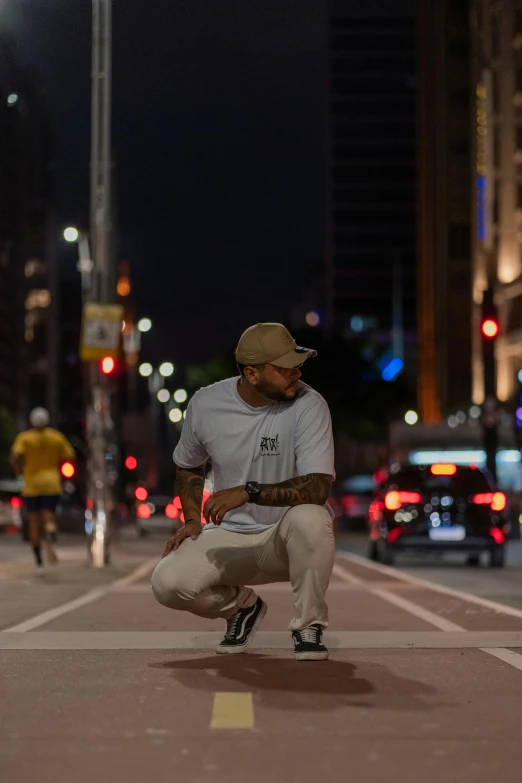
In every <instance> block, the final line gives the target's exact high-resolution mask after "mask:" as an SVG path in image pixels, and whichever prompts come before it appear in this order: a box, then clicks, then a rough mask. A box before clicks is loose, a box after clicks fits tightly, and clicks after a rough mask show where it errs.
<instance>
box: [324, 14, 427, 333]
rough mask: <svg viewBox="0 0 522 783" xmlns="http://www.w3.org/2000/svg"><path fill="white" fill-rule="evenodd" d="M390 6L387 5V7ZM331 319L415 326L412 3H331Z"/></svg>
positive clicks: (332, 324) (336, 323)
mask: <svg viewBox="0 0 522 783" xmlns="http://www.w3.org/2000/svg"><path fill="white" fill-rule="evenodd" d="M390 5H391V4H390ZM328 34H329V40H328V52H329V82H330V104H329V110H328V117H329V123H328V155H329V161H328V182H327V247H326V302H325V305H326V306H325V322H326V323H325V325H326V327H327V328H328V329H329V330H335V331H340V332H343V331H345V330H347V329H348V330H349V329H350V324H351V322H352V319H353V318H354V317H356V318H357V317H359V318H362V319H363V320H365V321H368V323H371V325H372V326H373V327H375V328H377V329H381V330H388V331H389V330H391V328H392V325H393V323H394V322H395V325H396V326H402V323H401V322H402V320H404V321H405V326H406V329H409V328H410V329H411V328H413V327H414V325H415V282H414V281H415V274H416V248H415V63H414V22H413V2H411V3H409V2H406V0H404V1H403V2H395V3H393V9H391V8H389V7H388V8H386V7H384V4H383V3H382V2H380V3H377V2H372V1H371V0H369V1H368V2H365V3H361V4H359V5H358V6H356V5H355V4H353V3H351V2H347V0H332V2H330V4H329V20H328Z"/></svg>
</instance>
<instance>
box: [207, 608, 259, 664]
mask: <svg viewBox="0 0 522 783" xmlns="http://www.w3.org/2000/svg"><path fill="white" fill-rule="evenodd" d="M265 614H266V604H265V602H264V601H263V600H261V598H258V599H257V601H256V602H255V604H253V606H249V607H248V609H239V610H238V611H237V612H236V613H235V614H234V615H232V617H230V618H229V619H228V620H227V632H226V634H225V638H224V639H223V641H222V642H221V644H219V645H218V646H217V647H216V652H217V653H229V654H231V655H234V654H235V653H242V652H244V651H245V650H246V649H247V647H250V645H251V644H252V639H253V638H254V634H255V632H256V631H257V629H258V627H259V625H260V624H261V621H262V619H263V617H264V616H265Z"/></svg>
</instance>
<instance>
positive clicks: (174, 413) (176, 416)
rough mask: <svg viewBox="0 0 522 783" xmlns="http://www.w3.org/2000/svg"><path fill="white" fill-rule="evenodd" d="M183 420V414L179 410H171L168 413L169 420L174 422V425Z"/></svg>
mask: <svg viewBox="0 0 522 783" xmlns="http://www.w3.org/2000/svg"><path fill="white" fill-rule="evenodd" d="M182 418H183V413H182V412H181V411H180V409H179V408H172V409H171V410H170V411H169V419H170V420H171V421H172V422H174V424H177V423H178V421H181V419H182Z"/></svg>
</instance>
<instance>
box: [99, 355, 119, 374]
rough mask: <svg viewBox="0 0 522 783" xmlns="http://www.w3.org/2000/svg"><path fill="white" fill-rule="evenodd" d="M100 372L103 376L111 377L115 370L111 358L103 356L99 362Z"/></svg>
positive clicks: (114, 364) (114, 363)
mask: <svg viewBox="0 0 522 783" xmlns="http://www.w3.org/2000/svg"><path fill="white" fill-rule="evenodd" d="M100 367H101V371H102V373H103V374H104V375H111V373H113V372H114V370H115V369H116V362H115V361H114V359H113V358H112V356H104V358H103V359H102V360H101V362H100Z"/></svg>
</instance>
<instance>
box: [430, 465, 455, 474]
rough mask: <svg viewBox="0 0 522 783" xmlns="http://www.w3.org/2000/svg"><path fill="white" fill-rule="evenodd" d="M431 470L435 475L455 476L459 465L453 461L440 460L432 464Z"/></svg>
mask: <svg viewBox="0 0 522 783" xmlns="http://www.w3.org/2000/svg"><path fill="white" fill-rule="evenodd" d="M431 472H432V474H433V475H434V476H454V475H455V473H456V472H457V466H456V465H452V464H451V463H446V462H439V463H437V464H436V465H432V466H431Z"/></svg>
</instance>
